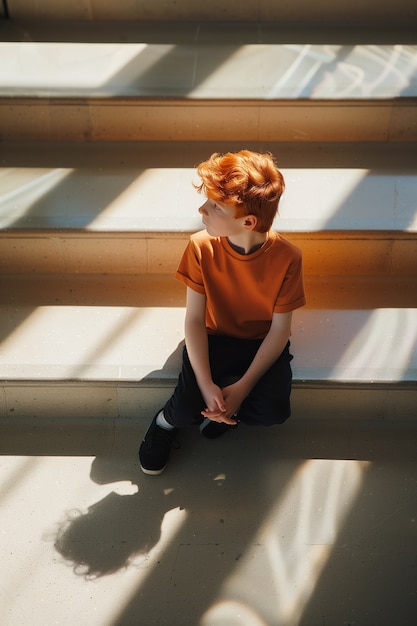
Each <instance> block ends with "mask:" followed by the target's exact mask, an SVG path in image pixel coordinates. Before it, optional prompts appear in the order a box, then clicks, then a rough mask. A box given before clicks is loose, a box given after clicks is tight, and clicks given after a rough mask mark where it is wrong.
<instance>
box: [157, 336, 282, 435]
mask: <svg viewBox="0 0 417 626" xmlns="http://www.w3.org/2000/svg"><path fill="white" fill-rule="evenodd" d="M208 340H209V359H210V366H211V374H212V378H213V381H214V383H215V384H216V385H218V386H219V387H225V386H226V385H228V384H230V382H232V380H233V379H235V380H236V379H237V378H240V377H241V376H243V374H244V373H245V372H246V370H247V369H248V367H249V365H250V364H251V363H252V360H253V358H254V356H255V354H256V352H257V351H258V348H259V346H260V345H261V343H262V340H261V339H236V338H234V337H224V336H218V335H209V336H208ZM289 347H290V343H289V342H288V344H287V345H286V347H285V348H284V350H283V352H282V354H281V356H280V357H279V358H278V359H277V360H276V361H275V363H274V364H273V365H272V366H271V367H270V368H269V370H268V371H267V372H266V373H265V374H264V375H263V376H262V378H261V379H260V380H259V381H258V383H257V384H256V385H255V387H254V388H253V389H252V391H251V392H250V394H249V395H248V396H247V397H246V398H245V400H244V401H243V403H242V405H241V407H240V410H239V413H238V419H239V421H241V422H244V423H245V424H250V425H263V426H272V425H273V424H282V422H285V420H286V419H288V417H289V416H290V415H291V408H290V394H291V381H292V371H291V366H290V362H291V360H292V358H293V357H292V355H291V354H290V352H289ZM204 409H205V402H204V399H203V396H202V395H201V392H200V389H199V387H198V385H197V381H196V378H195V376H194V371H193V368H192V367H191V363H190V360H189V358H188V353H187V349H186V347H185V348H184V350H183V356H182V369H181V373H180V375H179V378H178V384H177V387H176V389H175V391H174V393H173V395H172V396H171V398H170V399H169V400H168V402H167V403H166V405H165V407H164V415H165V419H166V420H167V421H168V422H169V423H170V424H172V425H173V426H175V427H177V428H183V427H184V426H192V425H198V424H200V423H201V422H202V421H203V419H204V418H203V417H202V415H201V411H203V410H204Z"/></svg>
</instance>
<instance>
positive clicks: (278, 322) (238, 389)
mask: <svg viewBox="0 0 417 626" xmlns="http://www.w3.org/2000/svg"><path fill="white" fill-rule="evenodd" d="M291 319H292V313H291V312H289V313H274V315H273V318H272V323H271V328H270V330H269V332H268V334H267V335H266V337H265V339H264V340H263V342H262V343H261V345H260V346H259V349H258V352H257V353H256V355H255V357H254V359H253V361H252V363H251V364H250V366H249V368H248V369H247V370H246V372H245V374H244V375H243V376H242V378H240V379H239V380H238V381H237V382H235V383H233V384H231V385H229V386H227V387H225V388H224V389H223V397H224V400H225V403H226V411H224V412H222V413H219V412H218V411H217V412H216V411H203V415H204V416H205V417H209V418H210V419H213V420H215V421H219V422H224V421H226V419H225V418H227V417H230V416H233V415H234V414H235V413H237V411H238V410H239V407H240V405H241V404H242V402H243V400H244V399H245V398H246V396H247V395H248V394H249V393H250V391H251V390H252V389H253V387H254V386H255V385H256V383H257V382H258V380H259V379H260V378H261V377H262V376H263V374H265V372H266V371H267V370H268V369H269V368H270V367H271V365H272V364H273V363H274V362H275V361H276V360H277V359H278V357H279V356H280V354H281V353H282V351H283V349H284V348H285V346H286V345H287V341H288V339H289V336H290V331H291ZM208 408H210V407H208Z"/></svg>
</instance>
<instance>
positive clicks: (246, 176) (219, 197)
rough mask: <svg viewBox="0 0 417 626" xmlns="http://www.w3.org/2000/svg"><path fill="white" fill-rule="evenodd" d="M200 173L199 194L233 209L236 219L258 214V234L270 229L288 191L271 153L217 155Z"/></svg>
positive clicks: (201, 168)
mask: <svg viewBox="0 0 417 626" xmlns="http://www.w3.org/2000/svg"><path fill="white" fill-rule="evenodd" d="M197 173H198V175H199V176H200V178H201V184H200V185H195V187H196V189H197V190H198V191H199V192H200V193H201V192H203V193H204V194H205V195H206V196H207V197H208V198H211V199H212V200H215V201H217V202H221V203H222V204H230V205H231V206H233V207H234V209H235V217H236V218H239V217H244V216H245V215H255V216H256V218H257V224H256V226H255V230H256V231H258V232H267V231H268V230H269V229H270V228H271V226H272V222H273V220H274V217H275V215H276V214H277V212H278V203H279V200H280V198H281V195H282V193H283V191H284V189H285V182H284V177H283V176H282V174H281V172H280V171H279V169H278V168H277V166H276V164H275V161H274V159H273V156H272V154H270V153H266V154H260V153H258V152H252V151H250V150H241V151H240V152H227V153H226V154H220V153H218V152H215V153H214V154H212V155H211V157H210V158H209V159H208V161H204V162H203V163H200V165H198V166H197Z"/></svg>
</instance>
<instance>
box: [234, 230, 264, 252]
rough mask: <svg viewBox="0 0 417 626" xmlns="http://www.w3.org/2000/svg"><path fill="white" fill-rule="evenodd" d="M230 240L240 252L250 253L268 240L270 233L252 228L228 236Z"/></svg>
mask: <svg viewBox="0 0 417 626" xmlns="http://www.w3.org/2000/svg"><path fill="white" fill-rule="evenodd" d="M227 240H228V242H229V243H230V245H231V246H232V248H234V249H235V250H236V251H237V252H240V254H250V253H251V252H255V250H257V249H258V248H260V247H261V246H263V245H264V243H266V242H267V241H268V233H258V232H257V231H254V230H251V231H248V232H245V233H242V234H241V235H233V236H232V237H227Z"/></svg>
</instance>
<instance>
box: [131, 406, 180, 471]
mask: <svg viewBox="0 0 417 626" xmlns="http://www.w3.org/2000/svg"><path fill="white" fill-rule="evenodd" d="M158 413H159V411H158ZM158 413H157V414H156V415H155V417H154V418H153V420H152V422H151V425H150V426H149V428H148V430H147V432H146V435H145V436H144V438H143V441H142V443H141V444H140V448H139V462H140V467H141V469H142V471H143V472H144V473H145V474H151V475H154V476H155V475H157V474H162V472H163V471H164V469H165V468H166V465H167V463H168V459H169V454H170V452H171V448H179V443H178V441H177V440H176V439H175V433H176V431H177V429H176V428H173V429H172V430H167V429H166V428H161V427H160V426H158V424H157V423H156V418H157V415H158Z"/></svg>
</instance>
